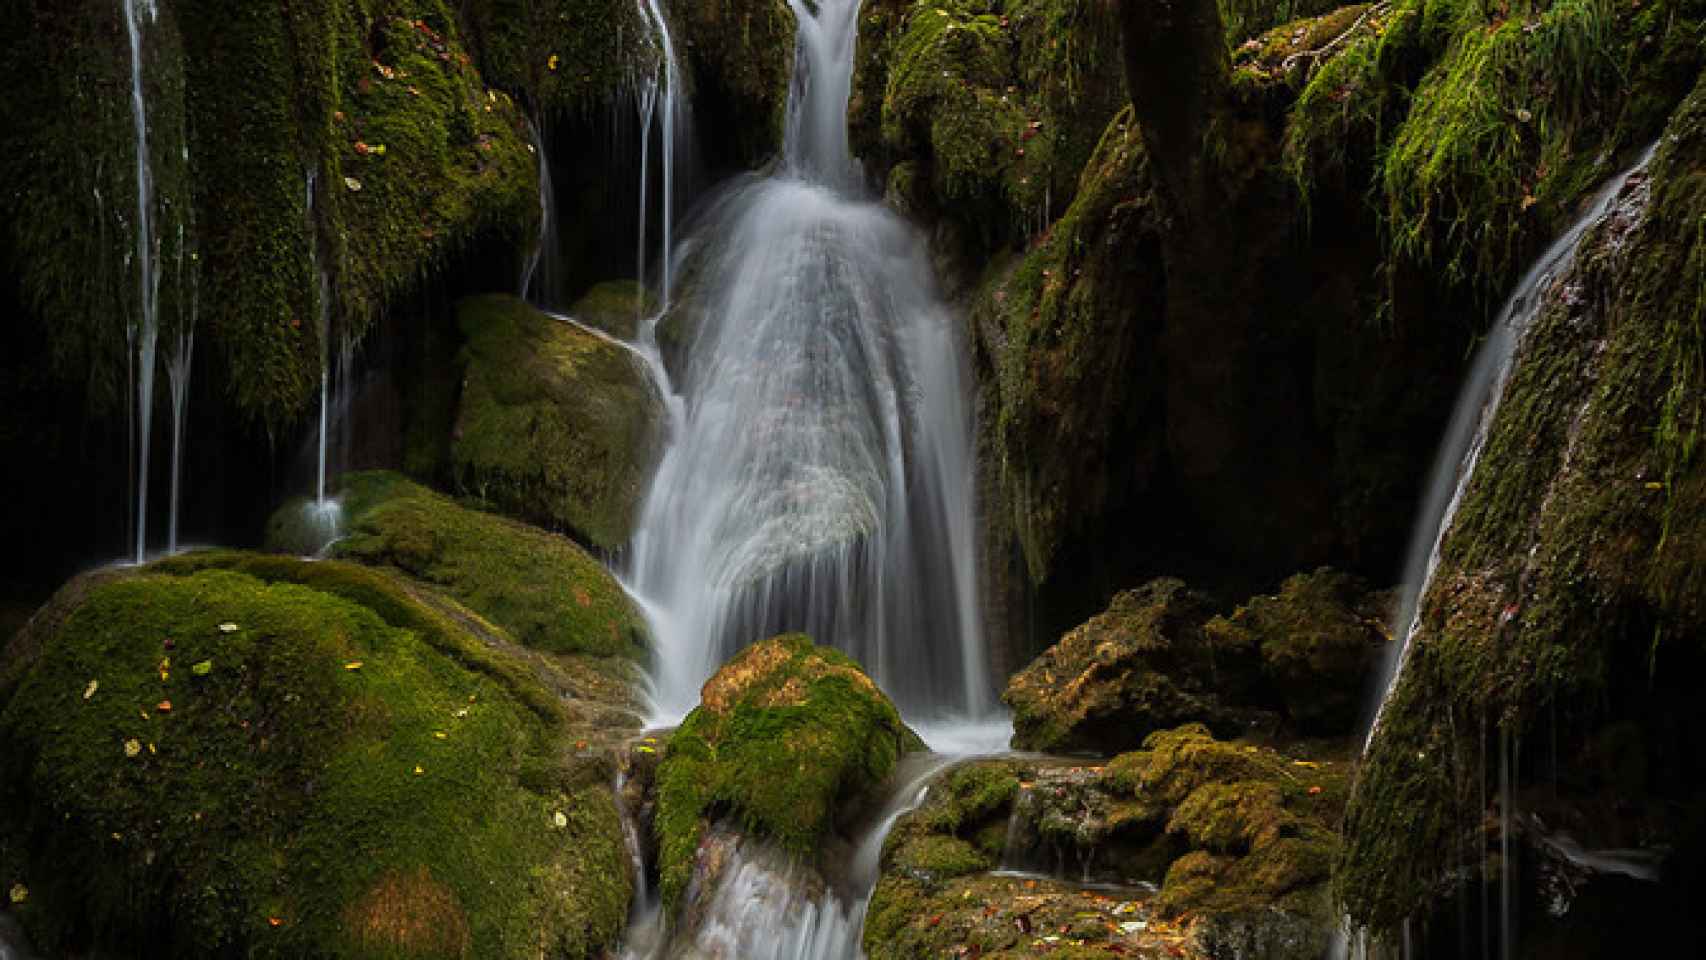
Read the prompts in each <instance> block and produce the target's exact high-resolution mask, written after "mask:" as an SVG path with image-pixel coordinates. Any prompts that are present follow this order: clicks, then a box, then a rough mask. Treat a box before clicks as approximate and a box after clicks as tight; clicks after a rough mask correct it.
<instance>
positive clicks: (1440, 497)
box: [1331, 143, 1658, 958]
mask: <svg viewBox="0 0 1706 960" xmlns="http://www.w3.org/2000/svg"><path fill="white" fill-rule="evenodd" d="M1657 149H1658V144H1657V143H1654V144H1653V145H1651V146H1649V147H1648V148H1647V149H1646V150H1645V151H1643V152H1642V154H1641V156H1640V158H1639V159H1638V160H1637V161H1636V162H1635V163H1634V164H1633V165H1632V166H1631V167H1629V168H1628V169H1627V170H1624V171H1623V172H1622V173H1619V174H1617V175H1616V176H1614V177H1612V178H1611V179H1610V180H1608V181H1606V183H1605V184H1604V185H1603V186H1602V187H1600V189H1599V192H1598V193H1596V194H1595V195H1594V197H1593V199H1592V201H1591V202H1590V203H1589V204H1588V205H1587V207H1586V209H1585V212H1584V213H1583V214H1582V216H1580V217H1579V218H1577V220H1576V221H1575V222H1574V223H1572V224H1571V225H1570V228H1569V229H1568V230H1566V231H1564V233H1563V235H1562V236H1560V237H1558V239H1557V240H1556V241H1554V242H1553V244H1552V245H1551V246H1550V247H1548V248H1547V249H1546V252H1544V253H1543V254H1541V255H1540V257H1539V259H1537V260H1536V261H1535V262H1534V265H1533V266H1531V267H1530V268H1529V270H1528V273H1526V274H1525V275H1524V276H1523V278H1522V282H1521V283H1519V284H1517V286H1516V289H1515V291H1514V292H1513V293H1512V294H1511V295H1510V298H1509V299H1508V300H1506V301H1505V304H1504V306H1503V308H1502V309H1501V310H1500V311H1499V316H1498V320H1497V321H1496V322H1495V323H1494V324H1493V327H1492V329H1491V330H1490V331H1489V332H1488V334H1487V339H1486V341H1485V342H1484V343H1483V344H1482V346H1481V348H1480V350H1479V351H1478V352H1477V353H1476V356H1475V360H1474V363H1473V365H1472V366H1471V368H1470V372H1469V376H1468V378H1467V379H1466V380H1465V381H1464V384H1463V388H1462V390H1461V391H1460V392H1459V393H1458V398H1457V405H1456V407H1455V408H1454V409H1453V411H1452V415H1451V422H1450V425H1449V426H1448V427H1447V429H1446V434H1445V437H1444V439H1443V440H1442V442H1441V444H1440V448H1439V452H1438V454H1437V455H1436V459H1435V461H1434V467H1433V470H1432V472H1431V473H1430V475H1429V480H1428V486H1427V492H1426V495H1425V497H1424V499H1423V501H1422V511H1421V513H1420V514H1419V515H1418V517H1417V521H1416V526H1415V528H1414V532H1413V533H1412V534H1411V539H1410V546H1409V549H1408V552H1407V553H1406V555H1405V556H1406V559H1405V566H1404V580H1403V584H1404V586H1403V591H1402V596H1401V598H1400V602H1399V606H1398V610H1397V616H1396V619H1395V620H1394V626H1395V627H1396V629H1395V630H1394V633H1393V635H1394V636H1397V637H1401V638H1402V643H1401V644H1400V645H1399V647H1398V649H1397V650H1395V651H1393V652H1391V653H1390V654H1389V655H1388V657H1387V660H1386V663H1385V664H1384V665H1383V667H1382V670H1381V672H1380V674H1379V675H1378V678H1377V679H1378V685H1377V686H1376V688H1375V689H1376V692H1377V698H1376V699H1375V701H1374V707H1373V709H1372V711H1371V712H1370V716H1371V719H1370V720H1369V723H1368V730H1367V733H1366V735H1365V737H1364V740H1363V751H1364V752H1365V753H1366V752H1367V751H1368V749H1369V747H1370V745H1371V744H1372V743H1373V742H1374V738H1375V737H1376V736H1377V735H1378V734H1379V733H1380V723H1381V719H1382V717H1383V715H1384V713H1385V710H1386V706H1387V703H1388V702H1389V701H1390V699H1391V697H1392V694H1393V691H1394V690H1396V689H1397V687H1398V681H1399V678H1400V677H1401V676H1402V675H1403V670H1404V664H1405V662H1406V661H1407V660H1408V658H1409V656H1410V651H1411V644H1412V642H1413V641H1414V639H1415V636H1416V632H1417V629H1418V626H1419V624H1420V614H1421V604H1422V601H1423V599H1424V598H1425V597H1426V596H1427V593H1428V590H1429V589H1430V587H1431V586H1432V584H1433V578H1434V572H1435V570H1436V569H1437V568H1438V566H1439V561H1440V548H1441V546H1442V545H1443V544H1444V542H1445V538H1446V534H1447V533H1448V532H1449V531H1450V529H1451V525H1452V520H1453V519H1454V518H1455V517H1456V515H1457V509H1458V507H1459V506H1460V505H1461V504H1462V502H1463V495H1464V493H1465V491H1467V490H1468V488H1469V483H1470V480H1471V479H1472V478H1473V477H1474V474H1475V468H1476V466H1477V465H1478V464H1479V463H1480V459H1481V453H1482V451H1483V450H1484V448H1485V447H1486V444H1487V439H1488V437H1489V435H1490V434H1491V432H1492V427H1493V421H1494V420H1495V419H1496V417H1497V414H1498V411H1499V404H1500V402H1501V401H1502V400H1503V398H1504V392H1505V385H1506V384H1507V383H1508V382H1509V381H1510V375H1511V372H1512V370H1513V369H1514V366H1515V363H1516V360H1517V357H1518V354H1519V352H1520V351H1521V348H1522V344H1523V339H1524V337H1525V336H1526V335H1527V333H1528V329H1529V327H1530V325H1531V324H1532V323H1533V321H1534V319H1535V317H1537V316H1538V315H1539V313H1540V311H1541V309H1542V307H1543V306H1544V305H1545V292H1546V288H1547V287H1548V286H1549V285H1550V284H1551V283H1552V281H1553V280H1554V279H1556V278H1557V277H1558V276H1560V275H1562V274H1563V273H1564V272H1565V271H1567V270H1568V269H1569V268H1570V266H1571V264H1572V263H1574V261H1575V257H1576V253H1577V250H1578V248H1579V247H1580V245H1581V241H1582V237H1583V236H1584V235H1585V234H1586V233H1587V231H1588V229H1589V228H1590V227H1592V226H1593V225H1594V224H1595V223H1598V222H1599V221H1600V220H1601V219H1602V218H1603V217H1604V216H1605V215H1606V214H1607V213H1608V212H1609V211H1610V209H1611V207H1612V205H1613V204H1614V203H1615V201H1616V199H1617V196H1618V194H1619V193H1620V192H1621V191H1622V189H1623V186H1624V184H1626V183H1627V182H1628V181H1629V178H1630V177H1632V176H1634V175H1636V174H1637V173H1639V172H1640V171H1641V170H1643V169H1644V168H1645V167H1646V166H1647V163H1648V162H1649V161H1651V160H1652V158H1653V154H1654V153H1655V152H1656V151H1657ZM1509 736H1510V734H1509V732H1508V731H1505V730H1503V729H1501V731H1500V750H1501V756H1500V766H1499V775H1500V798H1499V815H1500V824H1501V828H1500V844H1501V854H1502V856H1501V864H1502V866H1501V870H1502V871H1503V872H1502V874H1501V877H1500V881H1499V888H1500V908H1499V909H1500V916H1499V918H1498V920H1497V925H1498V928H1499V931H1500V947H1501V950H1500V953H1499V955H1500V956H1503V957H1510V956H1513V955H1514V953H1515V933H1514V907H1513V906H1512V893H1511V890H1512V883H1513V878H1512V876H1511V874H1510V870H1511V863H1512V859H1511V856H1510V849H1509V844H1510V823H1511V817H1512V816H1513V814H1514V813H1515V811H1514V808H1513V794H1512V791H1511V789H1510V777H1511V766H1512V764H1511V761H1510V758H1509V756H1508V754H1507V753H1506V751H1507V750H1508V738H1509ZM1492 925H1493V923H1492V921H1491V920H1489V923H1488V927H1489V928H1491V927H1492ZM1371 950H1372V947H1371V945H1370V944H1369V942H1368V940H1367V938H1366V937H1364V936H1363V935H1361V934H1360V933H1357V932H1353V931H1350V930H1349V929H1348V928H1347V929H1342V930H1340V931H1338V933H1337V935H1336V939H1335V941H1334V944H1333V949H1332V953H1331V955H1332V956H1333V957H1335V958H1343V957H1366V956H1368V955H1369V954H1370V952H1371ZM1403 955H1404V956H1408V955H1409V951H1408V949H1407V948H1405V949H1404V953H1403Z"/></svg>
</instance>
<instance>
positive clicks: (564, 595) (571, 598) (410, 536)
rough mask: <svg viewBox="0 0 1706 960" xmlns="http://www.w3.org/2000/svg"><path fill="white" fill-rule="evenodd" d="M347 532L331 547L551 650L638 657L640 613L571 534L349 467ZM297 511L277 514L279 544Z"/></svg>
mask: <svg viewBox="0 0 1706 960" xmlns="http://www.w3.org/2000/svg"><path fill="white" fill-rule="evenodd" d="M338 500H339V502H340V505H341V512H342V523H343V530H344V536H343V538H342V539H340V540H338V541H337V542H336V543H334V544H333V545H332V546H331V548H330V551H329V553H330V555H331V556H334V557H337V558H341V559H347V560H355V561H359V562H361V563H364V564H368V565H370V566H375V567H385V568H392V569H396V570H399V571H401V572H403V573H405V574H408V575H409V576H410V577H412V578H414V579H416V580H418V581H420V582H422V583H425V584H430V585H432V586H434V587H436V588H437V589H439V590H442V591H443V592H444V593H446V594H448V595H450V596H452V597H455V598H456V599H457V600H458V601H460V602H462V603H464V604H467V605H468V606H469V607H470V608H472V609H474V610H476V611H479V613H480V614H482V615H483V616H485V617H486V618H488V619H490V620H491V621H492V622H493V623H495V624H498V625H499V626H501V627H502V628H503V629H505V630H507V631H508V632H509V634H510V635H511V636H513V637H514V638H515V639H516V640H517V641H518V642H520V643H522V644H524V645H526V646H528V647H530V648H533V649H536V650H541V651H545V652H548V653H581V654H591V655H595V656H619V657H629V658H633V657H639V656H641V655H643V652H644V645H645V635H646V634H645V621H644V620H643V619H642V618H641V617H640V614H639V612H638V611H637V610H635V609H634V606H633V604H632V603H631V602H630V601H629V600H628V597H627V594H625V593H624V592H623V590H622V586H621V584H619V583H617V582H616V579H615V578H614V577H612V576H611V575H610V572H609V571H608V570H606V569H605V568H604V566H603V565H602V564H600V563H599V562H598V561H597V560H595V559H593V557H591V556H590V555H588V554H587V552H586V551H585V550H582V549H581V548H580V547H578V546H576V545H575V544H574V543H572V542H570V541H569V540H567V539H565V538H563V537H560V536H556V535H553V534H549V533H546V532H545V531H543V530H538V529H535V528H533V527H529V526H527V525H525V524H521V523H517V522H515V521H513V520H509V519H506V518H504V517H499V516H495V515H493V514H489V513H483V512H480V511H478V510H472V509H469V508H467V507H464V506H461V505H459V504H457V503H456V502H455V501H453V500H451V499H449V498H447V497H445V496H442V495H441V494H437V493H434V492H432V491H431V490H428V489H426V488H425V487H422V486H420V485H419V484H416V483H414V482H412V481H409V480H406V479H404V478H402V477H400V476H397V475H396V474H392V473H382V472H375V473H355V474H349V475H347V476H345V477H344V478H343V479H342V486H341V488H340V490H339V492H338ZM297 515H298V511H297V508H295V507H294V505H287V506H285V507H284V508H282V509H281V510H280V511H279V512H278V513H277V514H275V515H274V518H273V522H272V524H271V527H270V531H269V536H268V542H269V546H272V547H273V548H274V549H277V548H278V547H279V546H280V545H281V543H282V541H283V537H284V535H283V533H282V532H281V531H284V530H287V529H288V528H289V526H290V524H291V523H292V522H293V521H292V518H293V517H295V516H297Z"/></svg>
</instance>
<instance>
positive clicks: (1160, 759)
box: [864, 724, 1348, 960]
mask: <svg viewBox="0 0 1706 960" xmlns="http://www.w3.org/2000/svg"><path fill="white" fill-rule="evenodd" d="M1347 773H1348V766H1347V764H1345V763H1344V762H1342V761H1337V760H1322V759H1313V760H1311V759H1302V758H1301V757H1297V756H1295V755H1294V754H1290V753H1282V752H1278V751H1275V750H1273V749H1271V748H1267V747H1258V746H1256V745H1253V744H1248V743H1228V742H1222V741H1217V740H1215V739H1213V738H1212V737H1211V736H1210V735H1209V733H1208V731H1207V730H1206V729H1205V728H1204V727H1202V726H1201V725H1197V724H1192V725H1187V726H1185V727H1181V728H1179V729H1176V730H1168V731H1161V732H1158V733H1155V734H1152V735H1151V736H1150V737H1149V738H1148V739H1147V740H1146V741H1145V742H1144V744H1143V749H1141V750H1139V751H1136V752H1133V753H1128V754H1123V755H1121V756H1119V757H1117V758H1115V759H1114V760H1113V761H1111V762H1109V763H1108V764H1107V765H1106V766H1093V767H1085V766H1067V765H1066V764H1065V763H1063V762H1060V761H1029V760H1004V761H983V762H974V763H971V764H967V765H965V766H961V767H958V768H956V769H954V770H953V771H951V772H950V773H948V774H946V775H945V776H943V777H942V778H941V779H940V780H939V781H938V782H937V783H936V784H935V785H934V786H933V787H932V789H931V791H930V793H929V795H928V797H927V799H926V800H925V802H924V803H923V804H922V805H921V806H920V807H919V808H918V809H917V810H915V811H913V812H912V813H910V814H908V815H906V816H905V817H903V818H902V819H901V820H900V821H899V822H898V823H897V824H896V826H895V828H894V830H893V831H892V832H891V833H890V834H889V837H888V839H887V841H886V842H885V844H884V846H883V854H882V868H883V873H882V879H881V880H880V882H879V883H878V886H877V889H876V892H875V893H874V894H873V895H872V898H871V904H870V911H869V913H868V915H867V920H866V926H865V933H864V946H865V950H866V952H867V953H868V954H869V955H870V956H871V957H872V958H873V960H888V958H903V957H905V958H911V957H918V958H924V957H937V956H942V955H943V954H944V953H946V952H947V951H949V950H950V949H952V948H954V947H955V946H956V945H960V944H965V945H969V946H971V947H973V948H974V949H978V950H981V951H983V952H985V953H991V954H1000V952H1001V951H1014V952H1015V954H1018V953H1028V952H1029V951H1032V950H1046V949H1048V948H1049V944H1051V943H1060V942H1061V941H1065V940H1070V941H1072V943H1073V944H1074V947H1073V948H1072V949H1074V950H1078V951H1081V952H1080V953H1076V954H1074V955H1075V956H1085V957H1113V956H1131V955H1140V956H1141V955H1147V951H1157V952H1162V951H1164V952H1165V953H1166V954H1168V955H1173V956H1190V957H1226V956H1261V957H1279V958H1293V957H1295V958H1299V960H1306V958H1315V957H1318V956H1319V955H1320V952H1321V950H1322V949H1323V947H1324V946H1325V936H1326V929H1327V920H1328V918H1329V917H1330V915H1331V912H1330V905H1329V901H1328V899H1327V896H1326V892H1327V889H1326V882H1327V876H1328V869H1329V866H1330V864H1331V861H1332V857H1333V855H1334V852H1335V851H1336V850H1337V848H1338V842H1339V841H1338V837H1337V835H1336V834H1335V833H1334V832H1333V830H1332V824H1334V823H1335V822H1336V821H1337V818H1338V816H1339V813H1340V811H1341V810H1342V808H1343V804H1344V798H1345V794H1346V791H1347V783H1348V780H1347ZM998 865H999V866H1001V867H1003V868H1006V869H1018V870H1024V871H1028V872H1031V873H1033V874H1042V875H1044V876H1047V875H1051V874H1052V875H1053V876H1054V877H1055V878H1056V879H1055V880H1027V881H1018V880H1014V879H1012V878H1011V877H1010V876H1009V877H998V876H992V875H990V873H989V871H990V870H992V869H993V868H994V867H996V866H998ZM1089 880H1093V881H1095V883H1097V884H1098V886H1097V887H1096V888H1095V892H1094V893H1090V892H1089V891H1086V890H1084V889H1083V888H1082V887H1077V886H1075V885H1074V881H1089ZM1145 883H1150V884H1155V885H1157V886H1158V887H1159V892H1158V893H1155V894H1150V893H1147V892H1145V891H1144V890H1143V889H1142V887H1141V885H1142V884H1145ZM1049 938H1053V939H1049Z"/></svg>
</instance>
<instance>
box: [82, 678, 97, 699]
mask: <svg viewBox="0 0 1706 960" xmlns="http://www.w3.org/2000/svg"><path fill="white" fill-rule="evenodd" d="M99 689H101V681H99V680H90V681H89V685H88V686H86V687H84V688H83V699H85V700H87V699H89V698H90V697H92V696H94V695H95V691H96V690H99Z"/></svg>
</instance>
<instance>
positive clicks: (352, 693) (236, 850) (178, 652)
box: [0, 553, 630, 960]
mask: <svg viewBox="0 0 1706 960" xmlns="http://www.w3.org/2000/svg"><path fill="white" fill-rule="evenodd" d="M444 602H445V603H448V602H449V601H444ZM464 614H465V615H466V616H472V614H467V613H466V612H464ZM7 662H8V673H7V678H6V680H5V685H4V687H3V688H0V742H3V743H4V744H5V749H4V750H0V768H3V776H0V784H3V785H0V793H3V796H4V803H3V804H0V809H3V810H4V811H5V814H4V815H0V862H4V863H5V864H7V869H8V870H9V871H16V874H15V876H8V877H7V881H8V883H14V882H15V883H19V884H23V885H24V886H25V887H26V888H27V889H28V891H29V895H28V899H27V901H25V902H24V903H22V904H17V905H15V906H14V912H15V913H16V915H17V916H18V918H19V919H20V920H21V921H22V922H23V924H24V925H25V927H26V929H27V930H28V931H29V933H30V935H31V937H32V938H33V939H34V940H35V942H36V943H37V945H38V946H40V947H41V948H43V949H45V950H48V951H49V952H50V953H54V954H60V953H72V952H78V951H83V950H87V949H98V950H101V951H103V952H105V951H107V950H109V949H116V950H121V951H124V952H125V954H126V955H134V956H141V957H153V956H162V957H164V956H172V957H216V956H229V955H245V956H257V957H300V956H315V957H349V958H381V957H383V958H393V960H394V958H401V957H422V958H425V957H434V958H442V957H470V956H480V957H513V958H522V957H533V956H537V955H538V954H539V952H540V951H541V950H545V951H547V952H549V953H551V954H552V955H561V956H569V957H588V956H596V955H598V954H599V953H600V951H602V950H603V949H604V948H605V947H607V946H608V945H609V944H610V943H611V942H612V941H613V940H614V938H615V937H616V936H617V935H618V934H619V932H620V929H621V926H622V923H623V920H624V918H625V916H626V911H627V905H628V900H629V897H630V890H629V886H628V882H627V879H626V878H627V872H626V869H625V862H626V861H625V854H624V851H623V845H622V839H621V828H620V823H619V820H618V817H617V813H616V809H615V806H614V803H613V801H612V799H611V797H610V794H609V791H608V789H607V788H606V787H605V786H604V784H602V783H598V784H594V785H591V786H576V785H575V784H574V780H573V778H572V777H571V776H570V775H569V771H568V769H567V767H566V765H565V762H564V760H563V758H562V754H561V748H560V745H559V742H560V741H559V737H560V736H561V733H562V729H563V727H562V724H563V720H562V713H561V711H560V708H559V707H558V705H557V702H556V698H555V697H553V696H552V695H550V694H549V693H548V692H547V691H546V690H545V689H544V688H543V687H542V686H541V685H540V684H539V682H538V681H537V680H536V679H535V676H534V674H533V672H532V671H531V670H529V669H528V668H527V667H526V666H525V665H524V664H523V663H522V662H521V661H519V660H518V659H516V658H515V657H514V655H512V654H510V653H506V652H505V650H504V649H503V648H502V647H501V646H492V645H491V644H489V643H488V642H486V641H485V640H482V639H481V638H479V637H476V636H475V635H473V634H471V633H470V632H469V631H468V630H467V629H465V628H464V627H463V626H461V625H460V618H459V617H456V616H450V615H448V614H446V613H444V612H441V611H440V610H439V609H437V608H434V607H430V606H428V605H426V604H423V603H422V602H420V601H418V600H417V599H415V597H414V595H413V594H412V592H411V590H410V589H409V588H408V587H407V586H406V585H403V584H400V583H399V582H398V581H397V580H396V579H395V578H394V577H393V576H390V575H387V574H385V573H382V572H379V571H374V570H368V569H364V568H362V567H359V566H353V565H349V564H344V563H338V562H320V563H307V562H303V561H297V560H291V559H286V558H278V557H262V556H255V555H248V554H235V553H224V554H194V555H189V556H186V557H183V558H179V559H176V560H173V561H170V562H165V563H161V564H156V565H153V566H150V567H145V568H139V569H134V570H125V571H110V572H103V573H97V574H93V575H89V576H86V577H84V578H80V579H78V580H76V581H73V582H72V583H71V584H69V585H67V586H66V587H65V588H64V590H62V591H61V593H60V595H59V596H58V597H57V598H56V600H55V601H54V602H53V603H52V604H50V606H49V608H48V609H47V610H45V611H44V612H43V613H42V614H41V615H38V616H37V617H36V618H35V620H34V621H32V625H31V627H30V628H28V629H26V630H25V631H24V632H23V633H22V634H20V636H19V637H18V638H17V639H16V640H15V641H14V643H13V645H12V646H11V648H10V649H9V650H8V657H7Z"/></svg>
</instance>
